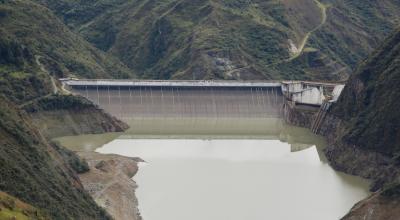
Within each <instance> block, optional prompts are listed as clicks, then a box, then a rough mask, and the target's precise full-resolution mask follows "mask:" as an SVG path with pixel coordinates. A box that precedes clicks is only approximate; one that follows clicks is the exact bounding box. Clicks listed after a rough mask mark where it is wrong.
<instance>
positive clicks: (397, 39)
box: [334, 30, 400, 157]
mask: <svg viewBox="0 0 400 220" xmlns="http://www.w3.org/2000/svg"><path fill="white" fill-rule="evenodd" d="M399 85H400V30H399V31H398V32H397V33H395V34H394V35H393V36H391V37H390V38H389V39H388V40H387V41H386V43H385V44H384V45H382V46H381V47H380V48H379V49H378V50H377V51H376V52H375V53H373V55H372V56H371V57H370V58H369V59H367V60H366V61H364V62H363V63H362V64H361V65H360V67H359V68H358V70H357V71H356V72H355V74H354V75H352V77H351V78H350V80H349V83H348V84H347V86H346V88H345V90H344V91H343V95H342V96H341V98H340V99H339V101H338V104H337V105H336V107H335V108H334V113H335V115H337V116H338V117H339V118H341V119H342V120H343V121H348V122H349V123H348V126H347V128H346V131H347V132H346V134H345V135H344V137H343V138H344V140H345V142H347V143H350V144H351V145H356V146H360V147H361V148H363V149H364V150H372V151H376V152H379V153H382V154H384V155H387V156H389V157H399V156H400V111H399V109H400V102H399V94H400V86H399Z"/></svg>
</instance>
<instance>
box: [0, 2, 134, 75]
mask: <svg viewBox="0 0 400 220" xmlns="http://www.w3.org/2000/svg"><path fill="white" fill-rule="evenodd" d="M0 48H1V56H0V57H1V58H0V64H1V63H7V64H10V63H11V64H15V65H16V66H19V67H20V66H21V65H20V64H23V63H21V60H20V59H18V58H21V57H25V58H28V57H27V56H29V59H28V60H30V62H31V63H29V64H30V65H32V64H33V62H34V59H33V58H34V57H35V56H41V62H42V63H43V64H44V65H45V66H46V69H48V70H49V71H50V72H51V74H52V75H53V76H54V77H56V78H57V77H64V76H67V75H69V74H74V75H77V76H81V77H85V78H94V77H96V78H97V77H109V78H110V77H112V78H130V77H133V76H134V74H132V72H131V71H130V70H129V69H128V68H126V67H125V65H123V64H122V63H120V62H119V61H118V60H117V59H115V58H113V57H112V56H109V55H106V54H104V53H103V52H101V51H99V50H98V49H96V48H94V47H93V46H91V45H90V44H89V43H87V42H86V41H85V40H84V39H82V38H81V37H80V36H78V35H76V34H75V33H73V32H72V31H70V30H69V29H68V28H67V27H66V26H65V25H64V24H63V23H62V22H61V21H60V20H59V19H58V18H57V17H56V16H55V15H53V13H52V12H51V11H50V10H48V9H47V8H45V7H43V6H41V5H39V4H36V3H34V2H33V1H30V0H15V1H9V0H6V1H4V2H3V3H1V4H0ZM32 61H33V62H32ZM14 75H15V74H14Z"/></svg>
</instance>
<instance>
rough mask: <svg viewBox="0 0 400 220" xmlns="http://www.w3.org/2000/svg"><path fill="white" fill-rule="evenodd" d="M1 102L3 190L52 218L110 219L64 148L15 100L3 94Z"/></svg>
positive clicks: (0, 181)
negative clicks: (87, 189)
mask: <svg viewBox="0 0 400 220" xmlns="http://www.w3.org/2000/svg"><path fill="white" fill-rule="evenodd" d="M0 103H1V105H0V191H3V192H6V193H9V194H10V195H13V196H16V197H17V198H19V199H21V200H23V201H24V202H28V203H29V204H32V205H34V206H35V207H38V208H40V209H42V210H44V211H45V213H46V214H48V215H49V216H51V217H52V218H53V219H109V217H108V216H107V215H106V213H105V211H104V210H102V209H101V208H99V207H98V206H97V205H96V204H95V202H94V201H93V200H92V199H91V198H90V196H89V195H88V194H87V193H86V192H84V190H83V187H82V185H81V184H80V182H79V180H78V178H77V176H76V171H74V170H73V169H72V167H70V165H69V164H68V163H67V162H65V160H64V158H63V157H62V154H61V151H62V149H56V148H54V146H53V145H51V144H49V143H48V142H47V141H46V140H45V139H44V138H43V137H42V136H41V134H40V133H39V132H37V131H36V130H35V128H34V127H33V126H32V122H31V121H30V119H29V118H28V117H27V115H26V114H25V113H24V112H21V111H20V110H19V109H18V108H17V107H16V106H15V105H14V104H13V103H11V102H9V101H7V100H6V99H5V98H4V97H0ZM75 157H76V156H75Z"/></svg>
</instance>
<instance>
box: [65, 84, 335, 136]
mask: <svg viewBox="0 0 400 220" xmlns="http://www.w3.org/2000/svg"><path fill="white" fill-rule="evenodd" d="M61 81H62V82H63V84H64V86H66V87H67V88H68V89H69V90H70V91H72V92H73V93H75V94H79V95H81V96H84V97H86V98H87V99H89V100H91V101H92V102H94V103H95V104H97V105H98V106H100V107H101V108H103V109H105V110H106V111H107V112H109V113H111V114H112V115H114V116H116V117H118V118H120V119H122V120H124V121H126V122H128V123H130V124H138V123H142V125H141V127H145V126H150V124H165V126H164V128H157V129H160V130H166V129H170V127H179V126H180V125H181V126H182V128H183V127H188V125H190V126H192V127H198V126H199V127H203V130H204V132H207V130H208V129H210V128H211V127H213V128H214V129H217V128H216V127H218V126H223V127H224V128H223V129H222V128H221V129H222V130H226V129H228V130H230V129H233V128H231V127H239V126H238V125H242V127H243V128H246V127H247V129H249V128H253V127H257V123H259V124H260V126H261V127H260V128H259V130H260V131H261V130H263V129H265V128H264V127H263V126H262V124H265V123H270V122H271V121H272V123H276V120H275V119H279V120H281V119H282V117H283V110H284V105H287V104H290V105H305V106H312V107H313V108H319V107H320V106H324V109H326V110H327V108H326V103H329V102H333V101H335V100H336V99H337V97H338V96H339V95H340V92H341V89H343V86H342V85H340V84H331V83H316V82H305V81H282V82H279V81H154V80H150V81H143V80H139V81H134V80H72V79H61ZM166 119H169V121H168V120H166ZM199 119H201V120H199ZM274 120H275V121H274ZM144 121H146V122H147V123H145V122H144ZM202 123H203V124H202ZM243 123H244V124H243ZM148 130H151V129H150V128H149V129H148ZM256 131H257V129H255V130H251V129H250V130H248V132H249V133H257V132H256ZM179 132H182V131H179ZM196 132H197V133H202V132H199V131H198V130H196ZM241 132H247V131H241ZM152 133H154V132H153V131H152Z"/></svg>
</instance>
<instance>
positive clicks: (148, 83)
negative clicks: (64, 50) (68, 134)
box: [60, 79, 281, 88]
mask: <svg viewBox="0 0 400 220" xmlns="http://www.w3.org/2000/svg"><path fill="white" fill-rule="evenodd" d="M60 81H62V82H63V83H64V84H65V85H68V86H70V87H82V86H85V87H86V86H87V87H93V86H95V87H96V86H102V87H104V86H106V87H108V86H110V87H115V86H117V87H118V86H121V87H189V88H191V87H214V88H217V87H219V88H222V87H225V88H229V87H241V88H244V87H248V88H250V87H253V88H255V87H258V88H266V87H268V88H270V87H281V82H280V81H233V80H224V81H223V80H110V79H96V80H90V79H84V80H73V79H60Z"/></svg>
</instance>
